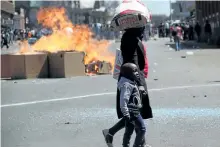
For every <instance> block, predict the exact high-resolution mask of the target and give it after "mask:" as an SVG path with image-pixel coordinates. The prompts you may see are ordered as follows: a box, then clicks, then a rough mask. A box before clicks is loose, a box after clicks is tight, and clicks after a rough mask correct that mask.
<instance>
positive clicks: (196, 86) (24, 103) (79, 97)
mask: <svg viewBox="0 0 220 147" xmlns="http://www.w3.org/2000/svg"><path fill="white" fill-rule="evenodd" d="M218 86H219V87H220V84H208V85H191V86H175V87H167V88H156V89H149V90H148V91H149V92H151V91H163V90H175V89H185V88H202V87H218ZM114 94H115V92H109V93H97V94H88V95H82V96H74V97H67V98H56V99H49V100H41V101H32V102H23V103H14V104H5V105H1V108H4V107H13V106H23V105H31V104H39V103H49V102H57V101H65V100H72V99H81V98H87V97H95V96H103V95H114Z"/></svg>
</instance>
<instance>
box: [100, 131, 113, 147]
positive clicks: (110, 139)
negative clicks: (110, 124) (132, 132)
mask: <svg viewBox="0 0 220 147" xmlns="http://www.w3.org/2000/svg"><path fill="white" fill-rule="evenodd" d="M102 133H103V135H104V137H105V142H106V144H107V146H108V147H113V144H112V142H113V136H112V135H111V134H109V130H108V129H104V130H102Z"/></svg>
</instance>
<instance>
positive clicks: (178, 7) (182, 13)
mask: <svg viewBox="0 0 220 147" xmlns="http://www.w3.org/2000/svg"><path fill="white" fill-rule="evenodd" d="M171 7H172V9H173V12H172V19H173V20H186V19H189V18H190V17H191V16H192V13H193V11H194V10H195V7H196V3H195V1H176V2H174V3H172V4H171Z"/></svg>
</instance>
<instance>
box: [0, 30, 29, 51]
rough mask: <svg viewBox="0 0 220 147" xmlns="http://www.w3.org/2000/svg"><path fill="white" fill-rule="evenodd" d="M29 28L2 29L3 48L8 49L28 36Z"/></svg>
mask: <svg viewBox="0 0 220 147" xmlns="http://www.w3.org/2000/svg"><path fill="white" fill-rule="evenodd" d="M28 32H29V31H28V30H26V29H24V30H17V29H14V30H13V29H4V28H2V30H1V49H3V48H4V47H6V48H7V49H8V48H9V47H10V46H11V45H13V44H14V43H15V42H16V41H18V40H24V39H27V38H28Z"/></svg>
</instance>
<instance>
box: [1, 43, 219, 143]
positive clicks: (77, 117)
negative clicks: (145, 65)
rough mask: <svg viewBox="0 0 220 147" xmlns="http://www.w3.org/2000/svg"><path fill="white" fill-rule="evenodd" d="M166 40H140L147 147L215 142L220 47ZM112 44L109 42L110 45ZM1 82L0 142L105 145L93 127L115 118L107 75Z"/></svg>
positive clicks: (113, 88) (117, 138)
mask: <svg viewBox="0 0 220 147" xmlns="http://www.w3.org/2000/svg"><path fill="white" fill-rule="evenodd" d="M167 42H169V39H159V40H157V41H154V40H150V41H149V42H147V52H148V56H149V62H150V66H149V68H150V73H149V78H148V79H147V82H148V88H149V94H150V100H151V105H152V108H153V113H154V118H153V119H151V120H147V121H145V122H146V124H147V135H146V138H147V142H148V144H149V145H151V146H152V147H219V145H220V143H219V136H220V107H219V106H220V99H219V98H220V78H219V75H220V68H219V67H220V66H219V63H220V58H219V54H220V50H193V52H194V54H193V55H186V50H183V51H180V52H175V51H173V50H170V49H169V48H168V47H167V46H166V45H165V44H166V43H167ZM118 46H119V44H118V43H113V44H112V46H111V50H114V49H115V48H116V47H118ZM182 56H186V57H185V58H182ZM1 86H2V87H1V92H2V93H1V94H2V95H1V102H2V103H1V105H2V106H1V111H2V113H1V114H2V121H1V123H2V124H1V131H2V136H1V140H2V147H61V146H62V147H105V146H106V144H105V142H104V138H103V136H102V133H101V130H102V129H104V128H108V127H110V126H112V125H113V124H114V123H116V122H117V117H116V111H115V94H114V92H115V91H116V81H115V80H114V79H113V78H112V76H111V75H104V76H94V77H88V76H87V77H73V78H68V79H30V80H17V81H3V80H2V81H1ZM92 94H100V95H95V96H92ZM84 95H87V96H85V97H78V96H84ZM31 102H33V103H31ZM13 104H19V105H13ZM123 132H124V130H122V131H120V132H119V133H117V134H116V136H115V138H114V145H115V146H116V147H119V146H122V145H121V141H122V135H123ZM134 135H135V134H134ZM134 135H133V138H134Z"/></svg>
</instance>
